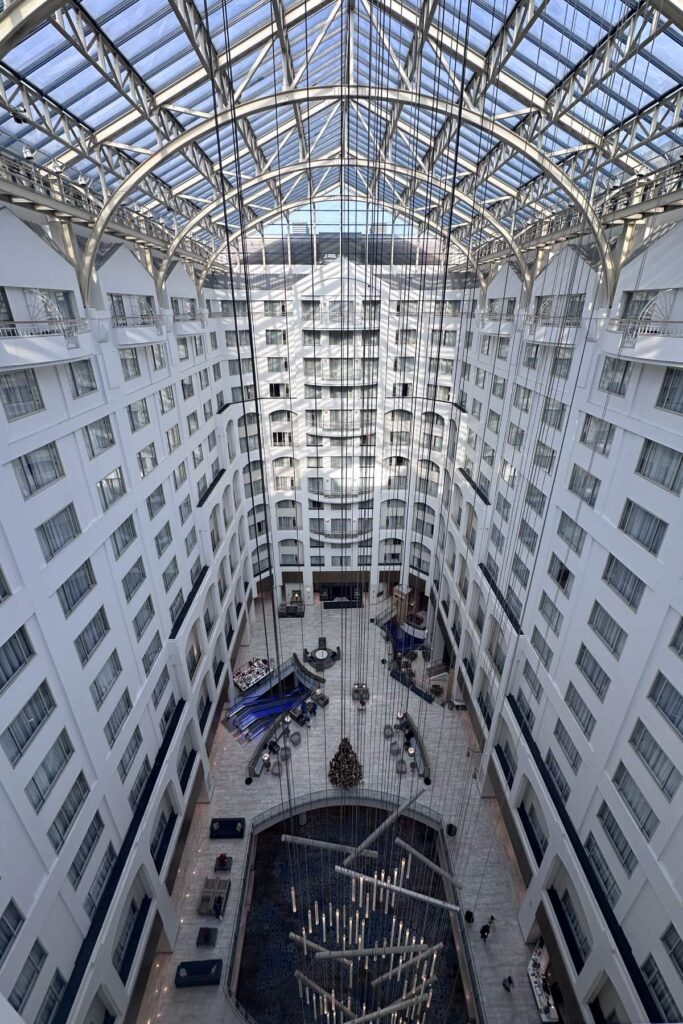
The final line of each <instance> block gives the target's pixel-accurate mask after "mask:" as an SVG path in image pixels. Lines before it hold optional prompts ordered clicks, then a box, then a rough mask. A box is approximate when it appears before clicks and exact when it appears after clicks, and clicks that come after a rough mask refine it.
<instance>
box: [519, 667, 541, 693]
mask: <svg viewBox="0 0 683 1024" xmlns="http://www.w3.org/2000/svg"><path fill="white" fill-rule="evenodd" d="M522 675H523V676H524V678H525V680H526V681H527V683H528V684H529V688H530V690H531V692H532V693H533V695H534V697H535V698H536V700H540V699H541V693H542V692H543V687H542V686H541V680H540V679H539V678H538V676H537V675H536V673H535V672H534V670H533V668H532V667H531V665H530V664H529V662H528V661H525V662H524V668H523V669H522Z"/></svg>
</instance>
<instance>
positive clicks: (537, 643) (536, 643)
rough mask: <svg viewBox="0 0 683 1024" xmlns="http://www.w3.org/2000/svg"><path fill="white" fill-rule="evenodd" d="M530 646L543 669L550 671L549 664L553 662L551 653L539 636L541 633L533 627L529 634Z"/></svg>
mask: <svg viewBox="0 0 683 1024" xmlns="http://www.w3.org/2000/svg"><path fill="white" fill-rule="evenodd" d="M531 646H532V647H533V649H534V650H535V651H536V653H537V654H538V656H539V658H540V659H541V662H542V663H543V665H544V666H545V668H546V669H548V670H550V663H551V661H552V660H553V652H552V649H551V647H550V645H549V644H548V643H547V642H546V641H545V640H544V638H543V637H542V636H541V633H540V631H539V630H538V628H537V627H536V626H534V628H533V632H532V634H531Z"/></svg>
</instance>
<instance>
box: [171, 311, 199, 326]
mask: <svg viewBox="0 0 683 1024" xmlns="http://www.w3.org/2000/svg"><path fill="white" fill-rule="evenodd" d="M173 320H174V323H178V321H181V320H190V321H193V320H196V321H197V322H198V323H201V324H204V323H205V322H206V321H205V314H204V313H203V311H202V310H201V309H195V310H189V309H188V310H186V311H183V310H177V311H176V310H174V311H173Z"/></svg>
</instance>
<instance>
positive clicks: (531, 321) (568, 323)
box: [524, 313, 583, 330]
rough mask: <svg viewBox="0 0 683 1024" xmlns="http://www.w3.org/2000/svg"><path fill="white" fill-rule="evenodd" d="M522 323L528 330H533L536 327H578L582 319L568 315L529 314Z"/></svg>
mask: <svg viewBox="0 0 683 1024" xmlns="http://www.w3.org/2000/svg"><path fill="white" fill-rule="evenodd" d="M524 323H525V326H526V327H527V328H528V329H529V330H535V328H536V327H580V326H581V324H582V323H583V317H581V316H572V315H570V314H557V315H554V314H546V313H539V314H534V313H530V314H529V315H528V316H527V317H526V319H525V321H524Z"/></svg>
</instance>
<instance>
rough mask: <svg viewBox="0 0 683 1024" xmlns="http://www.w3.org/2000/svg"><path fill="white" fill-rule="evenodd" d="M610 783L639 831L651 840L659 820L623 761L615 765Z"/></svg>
mask: <svg viewBox="0 0 683 1024" xmlns="http://www.w3.org/2000/svg"><path fill="white" fill-rule="evenodd" d="M612 781H613V783H614V786H615V788H616V790H617V792H618V793H619V795H620V796H621V798H622V800H623V801H624V803H625V804H626V806H627V807H628V809H629V811H630V812H631V814H632V816H633V818H634V820H635V822H636V823H637V825H638V827H639V828H640V831H641V832H642V833H643V835H644V836H645V837H646V838H647V839H648V840H650V839H652V837H653V835H654V834H655V831H656V830H657V826H658V825H659V818H658V817H657V815H656V814H655V812H654V811H653V810H652V808H651V807H650V805H649V803H648V802H647V800H646V798H645V796H644V795H643V793H642V792H641V789H640V787H639V786H638V785H637V783H636V781H635V779H634V778H633V776H632V775H631V773H630V772H629V770H628V769H627V767H626V765H625V764H624V763H623V761H620V762H619V764H618V765H617V770H616V772H615V773H614V778H613V779H612Z"/></svg>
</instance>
